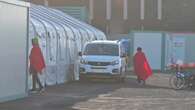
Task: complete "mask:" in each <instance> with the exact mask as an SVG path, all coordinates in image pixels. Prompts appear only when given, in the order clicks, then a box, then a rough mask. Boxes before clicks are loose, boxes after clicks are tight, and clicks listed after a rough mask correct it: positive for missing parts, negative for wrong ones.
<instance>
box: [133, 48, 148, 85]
mask: <svg viewBox="0 0 195 110" xmlns="http://www.w3.org/2000/svg"><path fill="white" fill-rule="evenodd" d="M134 71H135V73H136V75H137V80H138V82H139V83H141V81H143V82H144V84H145V80H146V79H147V78H148V77H149V76H151V75H152V70H151V68H150V65H149V64H148V61H147V59H146V57H145V54H144V53H143V52H142V48H141V47H138V48H137V53H136V54H135V56H134Z"/></svg>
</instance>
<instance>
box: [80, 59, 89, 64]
mask: <svg viewBox="0 0 195 110" xmlns="http://www.w3.org/2000/svg"><path fill="white" fill-rule="evenodd" d="M80 63H81V64H87V63H88V62H87V61H86V60H84V59H81V60H80Z"/></svg>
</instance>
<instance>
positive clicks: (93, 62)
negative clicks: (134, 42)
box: [79, 40, 126, 81]
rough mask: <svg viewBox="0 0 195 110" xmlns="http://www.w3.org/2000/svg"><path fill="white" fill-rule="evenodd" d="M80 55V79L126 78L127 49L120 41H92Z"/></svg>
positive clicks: (121, 79)
mask: <svg viewBox="0 0 195 110" xmlns="http://www.w3.org/2000/svg"><path fill="white" fill-rule="evenodd" d="M79 55H80V68H79V72H80V79H82V78H84V77H86V76H87V77H93V76H95V77H97V76H108V77H111V78H117V80H120V81H123V80H124V78H125V73H126V72H125V67H126V61H125V57H126V55H125V49H124V47H123V46H122V45H121V43H120V41H108V40H105V41H103V40H102V41H92V42H90V43H87V44H86V45H85V46H84V50H83V51H82V52H79Z"/></svg>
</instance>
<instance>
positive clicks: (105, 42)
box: [89, 40, 119, 44]
mask: <svg viewBox="0 0 195 110" xmlns="http://www.w3.org/2000/svg"><path fill="white" fill-rule="evenodd" d="M102 43H103V44H118V43H119V42H118V41H117V40H114V41H113V40H96V41H92V42H89V44H102Z"/></svg>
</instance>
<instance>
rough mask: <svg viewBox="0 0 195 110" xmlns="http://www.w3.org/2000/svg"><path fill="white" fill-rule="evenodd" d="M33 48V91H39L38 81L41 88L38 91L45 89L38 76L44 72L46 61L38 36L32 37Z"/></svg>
mask: <svg viewBox="0 0 195 110" xmlns="http://www.w3.org/2000/svg"><path fill="white" fill-rule="evenodd" d="M32 45H33V47H32V49H31V52H30V56H29V58H30V69H29V71H30V74H32V81H33V88H32V91H37V88H36V84H37V83H38V85H39V89H38V91H42V90H43V86H42V84H41V81H40V79H39V77H38V74H42V71H43V69H44V68H45V61H44V58H43V54H42V52H41V49H40V47H39V43H38V38H33V39H32Z"/></svg>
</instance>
